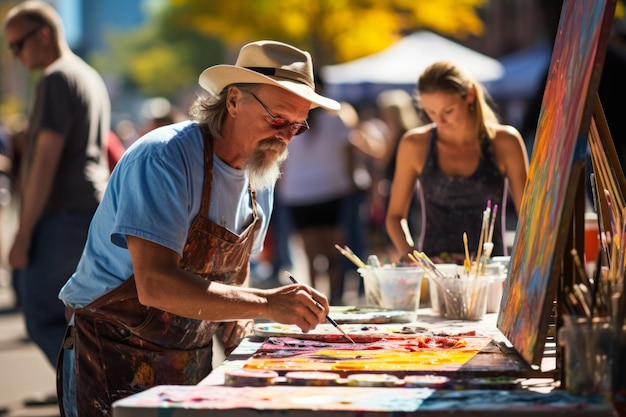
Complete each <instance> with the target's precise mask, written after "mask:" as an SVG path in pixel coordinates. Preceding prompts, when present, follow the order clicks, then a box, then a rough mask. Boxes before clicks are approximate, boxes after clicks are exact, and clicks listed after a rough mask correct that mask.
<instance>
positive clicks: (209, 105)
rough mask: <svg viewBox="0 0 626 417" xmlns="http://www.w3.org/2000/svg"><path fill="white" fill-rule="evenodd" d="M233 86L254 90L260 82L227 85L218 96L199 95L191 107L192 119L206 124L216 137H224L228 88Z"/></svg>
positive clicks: (242, 89)
mask: <svg viewBox="0 0 626 417" xmlns="http://www.w3.org/2000/svg"><path fill="white" fill-rule="evenodd" d="M231 87H236V88H238V89H240V90H241V91H246V92H254V91H255V90H256V89H257V88H258V84H231V85H227V86H226V87H224V89H223V90H222V91H221V92H220V93H219V95H217V96H213V95H205V96H199V97H198V98H196V100H195V101H194V102H193V103H192V104H191V107H190V108H189V117H190V118H191V120H194V121H196V122H198V123H200V125H202V126H204V127H205V128H206V129H207V131H208V133H209V134H210V135H211V136H212V137H213V138H216V139H219V138H221V137H222V122H223V121H224V117H225V116H226V97H227V96H228V89H229V88H231Z"/></svg>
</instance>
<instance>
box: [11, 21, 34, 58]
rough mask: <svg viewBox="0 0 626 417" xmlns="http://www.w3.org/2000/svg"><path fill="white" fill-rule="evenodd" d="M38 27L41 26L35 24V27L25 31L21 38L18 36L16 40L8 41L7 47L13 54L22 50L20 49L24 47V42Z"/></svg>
mask: <svg viewBox="0 0 626 417" xmlns="http://www.w3.org/2000/svg"><path fill="white" fill-rule="evenodd" d="M39 29H41V26H37V27H36V28H33V29H31V30H30V31H29V32H26V34H25V35H24V36H22V37H21V38H19V39H18V40H16V41H13V42H11V43H9V49H10V50H11V52H13V54H14V55H17V54H19V53H20V52H22V49H24V43H25V42H26V41H27V40H28V38H30V37H31V36H33V35H34V34H36V33H37V31H39Z"/></svg>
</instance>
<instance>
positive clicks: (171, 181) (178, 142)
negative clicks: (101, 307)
mask: <svg viewBox="0 0 626 417" xmlns="http://www.w3.org/2000/svg"><path fill="white" fill-rule="evenodd" d="M203 151H204V145H203V139H202V133H201V132H200V129H199V127H198V124H197V123H195V122H190V121H185V122H181V123H177V124H174V125H170V126H165V127H162V128H159V129H156V130H153V131H152V132H150V133H148V134H147V135H145V136H144V137H142V138H141V139H140V140H138V141H137V142H135V143H134V144H133V145H132V146H131V147H130V148H129V149H128V150H127V151H126V152H125V154H124V156H123V157H122V158H121V159H120V161H119V163H118V164H117V166H116V167H115V169H114V171H113V173H112V175H111V179H110V181H109V184H108V186H107V188H106V191H105V193H104V197H103V199H102V202H101V203H100V205H99V207H98V209H97V211H96V213H95V215H94V218H93V220H92V222H91V226H90V228H89V236H88V238H87V243H86V245H85V249H84V251H83V254H82V257H81V259H80V262H79V264H78V267H77V269H76V272H75V273H74V274H73V275H72V276H71V277H70V279H69V280H68V282H67V283H66V284H65V285H64V286H63V288H62V289H61V292H60V293H59V298H60V299H61V300H62V301H63V302H64V303H65V304H66V305H69V306H72V307H74V308H80V307H84V306H85V305H87V304H89V303H90V302H91V301H93V300H95V299H96V298H98V297H99V296H101V295H102V294H105V293H107V292H109V291H111V290H112V289H114V288H116V287H118V286H119V285H120V284H121V283H122V282H124V281H125V280H126V279H128V278H129V277H130V276H131V275H132V274H133V268H132V260H131V257H130V253H129V251H128V249H127V247H126V235H132V236H137V237H140V238H142V239H146V240H149V241H151V242H154V243H157V244H159V245H162V246H164V247H167V248H169V249H171V250H173V251H175V252H177V253H178V254H180V255H181V256H182V253H183V248H184V246H185V241H186V239H187V233H188V231H189V228H190V227H191V224H192V222H193V220H194V219H195V217H196V216H197V214H198V212H199V211H200V203H201V200H202V188H203V185H204V184H203V182H204V181H203V179H204V162H203V159H204V156H203ZM248 185H249V182H248V178H247V176H246V175H245V172H244V171H243V170H239V169H235V168H232V167H230V166H228V165H227V164H225V163H224V162H223V161H221V160H220V159H219V158H218V157H217V156H215V155H213V179H212V192H211V205H210V209H209V219H210V220H211V221H213V222H215V223H217V224H219V225H220V226H222V227H225V228H227V229H228V230H230V231H232V232H234V233H236V234H240V233H241V232H242V231H243V230H244V229H245V228H246V227H247V226H248V225H249V224H250V223H251V221H252V216H253V213H252V201H251V198H250V197H251V196H250V192H249V188H248ZM273 196H274V189H273V187H272V188H270V189H264V190H257V196H256V197H257V210H258V214H259V217H260V219H261V228H260V230H259V232H258V233H256V235H255V237H254V245H253V249H252V253H253V254H256V253H259V252H260V251H261V250H262V248H263V241H264V239H265V235H266V233H267V228H268V224H269V218H270V215H271V211H272V204H273Z"/></svg>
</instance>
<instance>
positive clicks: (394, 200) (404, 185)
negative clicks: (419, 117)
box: [385, 127, 430, 260]
mask: <svg viewBox="0 0 626 417" xmlns="http://www.w3.org/2000/svg"><path fill="white" fill-rule="evenodd" d="M429 131H430V127H428V129H427V130H426V129H424V128H423V127H422V128H418V129H414V130H411V131H409V132H407V133H406V134H405V135H404V136H403V137H402V138H401V139H400V144H399V145H398V151H397V153H396V169H395V172H394V176H393V181H392V184H391V194H390V198H389V204H388V207H387V214H386V217H385V226H386V228H387V234H388V235H389V238H390V239H391V241H392V242H393V245H394V247H395V249H396V251H397V252H398V256H399V257H400V259H401V260H402V259H404V260H406V259H407V254H408V253H410V252H412V251H413V249H414V248H413V247H411V245H409V243H408V242H407V240H406V238H405V234H404V231H403V230H402V226H401V222H402V219H405V218H406V216H407V214H408V212H409V206H410V205H411V199H412V198H413V195H414V193H415V182H416V180H417V177H418V176H419V174H420V173H421V171H422V167H423V166H424V161H425V158H426V153H427V151H428V137H429Z"/></svg>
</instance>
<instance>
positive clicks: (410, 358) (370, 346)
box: [244, 336, 492, 374]
mask: <svg viewBox="0 0 626 417" xmlns="http://www.w3.org/2000/svg"><path fill="white" fill-rule="evenodd" d="M491 340H492V339H491V337H481V336H474V337H458V336H457V337H451V336H412V337H405V338H399V337H398V338H389V339H387V338H380V337H378V338H374V339H373V340H371V341H363V342H361V343H356V344H352V343H349V342H343V343H341V342H340V341H339V340H338V336H332V340H331V341H320V340H303V339H295V338H290V337H270V338H268V339H267V340H265V342H264V343H263V344H262V345H261V347H260V348H259V349H258V350H257V351H256V352H255V353H254V354H253V355H252V356H251V357H250V358H249V359H248V360H246V362H245V364H244V369H265V370H274V371H279V372H281V371H333V372H340V373H347V374H349V373H360V372H365V371H367V372H387V373H390V374H403V373H405V372H407V371H429V372H435V371H437V372H446V371H448V372H450V371H456V370H458V369H459V368H461V367H462V366H463V365H464V364H465V363H467V361H469V360H470V359H471V358H472V357H474V356H475V355H476V354H477V353H478V352H480V351H481V350H482V349H483V348H485V347H486V346H487V345H489V343H490V342H491Z"/></svg>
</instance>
